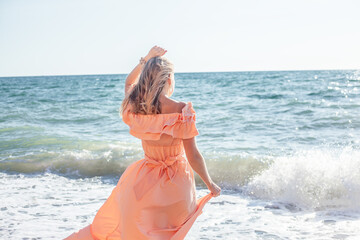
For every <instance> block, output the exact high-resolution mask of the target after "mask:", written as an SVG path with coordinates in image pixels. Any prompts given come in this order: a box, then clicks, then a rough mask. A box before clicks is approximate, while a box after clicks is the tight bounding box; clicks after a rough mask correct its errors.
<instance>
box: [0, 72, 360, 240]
mask: <svg viewBox="0 0 360 240" xmlns="http://www.w3.org/2000/svg"><path fill="white" fill-rule="evenodd" d="M125 78H126V75H86V76H44V77H8V78H0V86H1V88H0V109H1V112H0V173H1V181H3V182H4V183H6V182H8V183H14V184H20V185H18V186H17V187H19V189H20V190H19V189H18V191H17V192H14V190H13V189H11V188H8V187H5V185H4V186H3V187H2V189H1V191H2V194H4V196H3V197H5V196H14V198H15V197H16V194H17V193H18V192H21V189H22V188H28V187H29V186H28V184H29V183H27V182H26V180H29V181H31V182H34V185H33V186H37V188H40V189H41V187H39V186H42V185H41V184H45V182H47V181H49V183H48V184H50V185H51V182H52V181H54V182H56V181H60V182H61V183H63V184H65V185H66V186H68V187H69V188H71V187H73V188H74V189H75V188H76V187H77V186H78V185H81V184H83V185H81V186H82V187H84V188H87V189H97V188H96V187H99V189H102V190H101V191H103V190H104V189H111V188H112V187H113V186H114V185H115V184H116V181H117V180H118V179H119V177H120V176H121V174H122V172H123V171H124V170H125V169H126V167H127V166H128V165H129V164H130V163H131V162H133V161H136V160H139V159H141V158H142V157H143V152H142V149H141V144H140V140H139V139H136V138H134V137H132V136H131V135H130V134H129V133H128V130H129V129H128V126H127V125H125V124H124V123H123V122H122V120H121V118H120V116H119V113H118V109H119V107H120V104H121V101H122V99H123V97H124V93H123V91H124V89H123V87H124V81H125ZM175 81H176V84H175V85H176V87H175V92H174V94H173V96H172V98H173V99H175V100H178V101H184V102H188V101H191V102H192V103H193V106H194V109H195V111H196V113H197V128H198V130H199V133H200V134H199V136H197V137H196V140H197V144H198V147H199V149H200V151H201V153H202V154H203V156H204V157H205V159H206V162H207V165H208V169H209V172H210V174H211V176H212V178H213V179H214V180H215V181H216V182H218V183H219V185H221V187H222V188H223V190H224V198H229V199H227V200H223V201H222V200H216V201H218V202H216V201H215V200H214V204H215V205H216V206H223V208H225V209H227V210H229V214H230V212H231V206H233V204H238V205H239V206H241V208H242V210H244V211H246V212H248V213H249V211H252V210H251V209H253V207H254V206H256V208H261V209H262V210H261V211H262V213H263V214H264V215H261V217H262V218H264V219H266V221H265V220H264V221H265V222H267V223H269V222H268V218H267V217H266V216H267V215H266V214H269V212H268V211H275V212H276V211H277V209H278V210H279V209H280V210H279V211H282V212H281V215H282V216H285V215H286V216H290V215H291V216H295V215H297V214H298V213H299V212H300V213H302V214H305V212H306V214H310V215H311V214H314V213H316V215H317V218H312V219H313V221H314V222H316V223H319V221H320V223H319V225H316V224H315V227H314V228H313V229H310V230H309V229H308V231H310V235H309V233H308V235H306V233H303V232H301V230H298V232H293V235H292V234H290V235H289V234H288V235H287V234H286V233H285V232H277V233H276V234H275V233H274V234H275V235H276V236H277V237H279V238H271V234H270V233H271V231H275V230H274V229H276V226H274V228H272V229H267V230H266V231H265V233H264V232H263V230H259V228H260V226H258V225H256V227H255V226H254V229H253V228H252V227H251V226H247V227H248V228H247V231H245V230H244V229H241V228H240V229H239V231H237V232H236V231H235V233H234V232H233V230H226V231H225V230H224V231H225V232H221V231H220V232H217V231H216V230H214V235H212V237H210V239H215V238H217V236H220V237H219V239H223V238H224V236H238V234H240V235H241V234H243V235H244V236H248V237H251V236H253V235H251V234H254V236H258V237H259V236H260V237H259V238H260V239H262V238H264V239H266V238H267V237H266V236H268V239H282V238H283V239H288V238H287V237H289V236H290V237H291V236H298V238H299V239H301V236H303V235H304V236H307V238H306V239H319V238H316V236H319V235H318V234H320V233H321V232H322V231H323V230H324V229H326V231H330V232H331V231H332V230H333V229H335V228H334V226H336V227H337V228H336V229H340V230H334V232H333V233H330V232H327V234H333V235H331V236H335V238H337V237H338V239H343V238H341V236H342V237H344V236H345V235H346V236H345V238H346V237H351V236H354V235H357V234H360V233H359V232H358V230H356V227H354V226H355V225H356V224H357V223H358V219H359V218H358V217H357V215H356V214H355V213H357V212H358V211H359V210H360V149H359V147H360V71H356V70H337V71H273V72H221V73H220V72H219V73H176V74H175ZM20 179H21V180H20ZM44 179H45V180H44ZM46 179H47V180H46ZM54 179H56V180H54ZM35 183H36V184H35ZM22 184H24V186H22ZM54 184H55V183H54ZM197 184H198V188H202V187H204V185H203V184H202V182H201V180H200V179H199V178H198V177H197ZM60 185H61V184H60ZM44 186H47V185H44ZM44 186H43V188H45V189H46V187H44ZM54 186H55V185H54ZM56 186H57V185H56ZM70 186H71V187H70ZM50 187H51V186H50ZM33 188H34V187H33ZM35 188H36V187H35ZM57 188H58V189H60V188H61V186H57ZM69 188H66V189H62V191H63V192H62V191H60V190H59V191H60V192H59V194H61V196H62V197H63V198H64V197H65V196H67V195H66V191H68V189H69ZM74 191H76V190H74ZM94 191H95V190H94ZM109 191H110V190H109ZM29 194H30V195H29V196H28V197H29V198H31V196H35V195H36V194H40V192H39V191H36V190H34V191H33V192H32V193H29ZM31 194H35V195H31ZM99 196H100V195H99ZM106 196H107V195H106V194H104V195H102V196H101V197H102V199H100V200H99V199H98V205H93V208H94V209H92V211H90V210H89V212H88V213H84V216H86V217H84V218H85V219H87V220H88V221H90V219H91V216H92V215H91V214H92V213H93V212H94V211H95V210H96V209H97V208H98V207H99V206H100V204H101V202H102V200H103V199H105V198H106ZM44 199H48V201H51V200H49V199H52V198H49V195H44ZM64 199H66V197H65V198H64ZM64 199H62V201H65V200H64ZM245 199H246V201H248V202H246V203H244V201H245ZM79 201H80V200H79ZM89 201H91V199H90V200H89ZM259 201H260V203H259ZM17 204H18V203H17V202H16V201H15V200H14V206H15V205H17ZM54 204H55V205H54V206H53V205H52V207H53V208H54V209H55V208H56V204H59V203H54ZM94 204H95V203H94ZM215 205H214V206H212V207H215ZM24 206H25V207H24V208H26V209H28V208H29V206H28V204H26V205H24ZM26 206H27V207H26ZM36 206H40V205H39V204H38V205H36V204H35V205H34V209H36ZM61 206H63V205H61ZM76 207H77V206H76V205H74V206H73V208H71V209H73V210H75V209H76ZM5 208H6V209H4V208H2V209H1V211H0V220H3V219H6V217H5V216H6V214H10V215H11V214H13V215H11V216H15V217H14V219H15V220H13V221H14V222H16V221H17V220H16V217H18V216H19V215H18V214H19V213H18V212H12V213H11V211H10V210H9V209H11V207H5ZM209 208H211V207H209ZM340 210H341V211H345V213H344V212H343V213H341V214H339V212H338V211H340ZM14 211H15V210H14ZM21 211H23V210H20V212H21ZM34 211H35V210H34ZM39 211H40V210H39ZM57 211H59V210H57ZM70 211H71V210H70ZM255 211H256V210H254V214H255ZM319 211H320V212H321V214H319ZM324 211H325V212H324ZM40 212H41V211H40ZM294 212H296V214H295V213H294ZM90 213H91V214H90ZM1 214H4V215H1ZM34 214H35V213H34ZM36 214H39V212H37V213H36ZM36 214H35V215H36ZM249 214H250V213H249ZM287 214H290V215H287ZM292 214H295V215H292ZM328 214H330V215H331V216H334V217H333V218H331V219H328V218H322V217H320V218H319V216H329V215H328ZM349 214H350V216H352V218H354V219H353V220H349V224H348V225H345V226H344V225H341V224H344V221H345V220H343V219H344V216H347V215H349ZM354 214H355V215H354ZM230 215H231V214H230ZM230 215H229V217H230V220H229V219H225V220H224V221H225V222H226V223H224V224H225V225H224V226H227V227H229V229H230V226H232V224H233V223H232V222H231V221H233V219H237V218H239V216H243V217H246V216H245V215H241V214H239V213H237V214H236V215H235V214H234V216H230ZM211 216H213V220H214V221H215V220H216V219H220V218H219V216H216V214H215V215H211ZM302 216H303V217H304V216H305V215H302ZM308 217H309V216H308V215H306V217H304V219H303V220H301V221H300V220H299V221H300V222H297V221H295V220H294V222H293V224H294V225H299V224H300V226H301V224H304V226H305V225H306V224H308V223H306V224H305V222H306V221H308V220H306V219H307V218H308ZM64 218H66V217H65V216H64ZM345 218H346V217H345ZM231 219H232V220H231ZM280 219H285V218H279V224H285V225H286V224H287V223H288V222H289V219H288V220H286V221H285V220H284V221H285V222H281V221H282V220H280ZM68 220H69V219H68ZM68 220H67V221H68ZM210 220H211V219H210ZM238 220H239V219H238ZM54 221H55V220H54ZM59 221H63V222H64V221H65V220H63V219H62V220H59ZM69 221H70V220H69ZM71 221H76V219H73V220H71ZM229 221H230V222H229ZM239 221H240V220H239ZM329 221H330V223H331V224H329ZM331 221H334V223H333V222H331ZM235 222H236V221H235ZM240 222H241V221H240ZM36 223H38V220H37V221H36ZM200 223H201V221H200ZM355 223H356V224H355ZM57 224H58V223H57ZM204 224H206V221H204ZM219 224H220V223H219ZM332 224H334V226H333V225H332ZM339 224H340V225H339ZM354 224H355V225H354ZM5 225H6V224H5V223H2V222H0V227H2V228H8V229H11V228H14V226H12V227H9V226H7V227H5ZM15 225H16V224H15ZM240 225H241V224H240ZM71 226H72V225H71V224H68V228H67V229H68V230H70V229H72V228H71ZM204 226H205V225H204ZM204 226H203V228H205V227H204ZM32 227H34V226H32ZM78 227H80V226H78ZM288 227H289V229H290V228H291V226H288ZM326 227H328V229H327V228H326ZM199 228H201V226H199ZM225 228H226V227H225ZM255 228H256V229H255ZM289 231H290V230H289ZM324 231H325V230H324ZM10 232H11V231H10V230H9V231H8V232H7V233H8V234H10ZM266 232H267V233H269V235H267V234H266ZM344 232H346V234H345V235H341V234H344ZM232 233H234V234H235V235H231V234H232ZM312 233H313V234H314V235H311V234H312ZM192 234H193V235H191V236H192V237H193V239H199V238H200V237H203V239H207V238H205V237H204V236H203V235H202V233H201V232H193V233H192ZM219 234H220V235H219ZM247 234H250V235H247ZM339 234H340V235H339ZM6 236H10V235H6ZM18 236H19V235H18ZM47 236H48V238H46V239H50V238H52V237H51V236H50V235H47ZM284 236H287V237H284ZM336 236H337V237H336ZM339 236H340V237H339ZM357 236H358V235H357ZM221 237H222V238H221ZM55 238H56V237H55ZM232 239H237V238H232ZM294 239H295V238H294Z"/></svg>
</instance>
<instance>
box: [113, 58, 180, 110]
mask: <svg viewBox="0 0 360 240" xmlns="http://www.w3.org/2000/svg"><path fill="white" fill-rule="evenodd" d="M173 72H174V66H173V64H172V63H171V62H170V61H169V60H168V59H166V58H165V57H162V56H161V57H153V58H151V59H149V60H148V61H147V62H146V64H145V66H144V68H143V70H142V72H141V74H140V78H139V81H138V83H137V84H136V85H135V86H134V87H133V89H132V90H131V92H130V93H129V94H127V95H125V98H124V100H123V101H122V104H121V108H120V114H122V112H123V111H124V109H126V107H127V106H128V105H129V104H131V106H132V111H131V112H133V113H139V114H158V113H161V105H160V101H159V96H160V93H161V92H162V91H163V89H164V87H165V85H166V81H167V79H168V78H169V77H170V75H171V74H172V73H173Z"/></svg>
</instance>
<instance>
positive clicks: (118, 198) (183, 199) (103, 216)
mask: <svg viewBox="0 0 360 240" xmlns="http://www.w3.org/2000/svg"><path fill="white" fill-rule="evenodd" d="M165 53H166V50H164V49H163V48H161V47H158V46H154V47H153V48H151V50H150V51H149V53H148V54H147V56H146V57H145V58H141V59H140V63H139V64H138V65H137V66H136V67H135V69H134V70H133V71H132V72H131V73H130V74H129V75H128V76H127V78H126V82H125V98H124V100H123V102H122V105H121V109H120V110H121V114H122V118H123V121H124V122H125V123H126V124H127V125H129V127H130V134H131V135H133V136H135V137H137V138H139V139H141V140H142V147H143V149H144V153H145V154H144V155H145V156H144V158H143V159H141V160H138V161H136V162H134V163H133V164H131V165H130V166H129V167H128V168H127V169H126V171H125V172H124V173H123V174H122V175H121V177H120V179H119V181H118V183H117V185H116V187H115V188H114V189H113V191H112V193H111V195H110V196H109V198H108V199H107V200H106V201H105V203H104V204H103V205H102V206H101V208H100V209H99V211H98V212H97V214H96V216H95V218H94V220H93V222H92V223H91V224H90V225H89V226H87V227H85V228H83V229H81V230H80V231H78V232H77V233H73V234H72V235H70V236H69V237H68V238H66V239H68V240H69V239H125V240H142V239H171V240H180V239H184V238H185V235H186V234H187V232H188V231H189V230H190V228H191V226H192V224H193V223H194V221H195V220H196V218H197V217H198V216H199V215H200V214H201V213H202V209H203V207H204V205H205V204H206V203H207V202H208V201H209V200H210V198H211V197H217V196H219V195H220V191H221V189H220V188H219V187H218V186H217V185H216V184H215V183H214V182H213V181H212V180H211V178H210V176H209V174H208V172H207V169H206V165H205V162H204V159H203V157H202V155H201V154H200V153H199V150H198V149H197V146H196V142H195V136H196V135H198V134H199V133H198V131H197V129H196V125H195V120H196V118H195V110H194V108H193V107H192V103H191V102H187V103H185V102H178V101H175V100H173V99H170V98H169V97H170V96H171V95H172V93H173V91H174V87H175V80H174V70H173V65H172V64H171V63H170V62H169V61H168V60H167V59H166V58H164V57H162V56H163V55H164V54H165ZM139 75H140V77H139ZM185 156H186V157H185ZM186 159H187V160H186ZM193 170H195V171H196V172H197V173H198V174H199V176H200V177H201V179H202V180H203V181H204V183H205V184H206V185H207V187H208V188H209V190H210V191H211V192H210V193H209V194H208V195H206V196H204V197H202V198H200V199H196V192H195V181H194V173H193Z"/></svg>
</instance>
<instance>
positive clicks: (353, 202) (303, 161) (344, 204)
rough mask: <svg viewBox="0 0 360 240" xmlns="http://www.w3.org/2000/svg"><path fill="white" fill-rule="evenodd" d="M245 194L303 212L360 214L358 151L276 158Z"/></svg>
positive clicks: (312, 152)
mask: <svg viewBox="0 0 360 240" xmlns="http://www.w3.org/2000/svg"><path fill="white" fill-rule="evenodd" d="M246 192H247V193H248V194H249V195H251V196H255V197H257V198H260V199H268V200H274V201H279V202H288V203H293V204H296V205H297V206H299V207H305V208H313V209H324V208H327V209H328V208H338V209H353V210H360V151H359V150H354V149H352V148H349V147H347V148H342V149H338V150H334V149H317V150H309V151H299V152H297V153H296V154H294V155H293V156H290V157H280V158H277V159H275V160H274V162H273V163H272V164H271V165H270V166H269V168H268V169H267V170H265V171H263V172H261V174H259V175H256V176H254V177H253V178H252V180H251V181H250V182H249V184H248V185H247V186H246Z"/></svg>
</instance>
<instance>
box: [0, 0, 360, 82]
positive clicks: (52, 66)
mask: <svg viewBox="0 0 360 240" xmlns="http://www.w3.org/2000/svg"><path fill="white" fill-rule="evenodd" d="M359 10H360V1H358V0H352V1H350V0H337V1H333V0H298V1H293V0H247V1H243V0H223V1H219V0H217V1H214V0H182V1H180V0H161V1H158V0H152V1H149V0H147V1H145V0H143V1H140V0H131V1H130V0H128V1H123V0H117V1H115V0H58V1H55V0H53V1H50V0H0V76H39V75H77V74H122V73H123V74H128V73H129V72H130V71H131V70H132V69H133V68H134V67H135V66H136V64H137V63H138V61H139V59H140V57H142V56H145V55H146V54H147V53H148V51H149V50H150V48H151V47H153V46H154V45H158V46H161V47H163V48H164V49H166V50H167V53H166V54H165V56H166V57H167V58H168V59H169V60H170V61H172V62H173V63H174V68H175V72H223V71H271V70H318V69H360V57H359V56H360V30H359V29H360V11H359Z"/></svg>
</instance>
